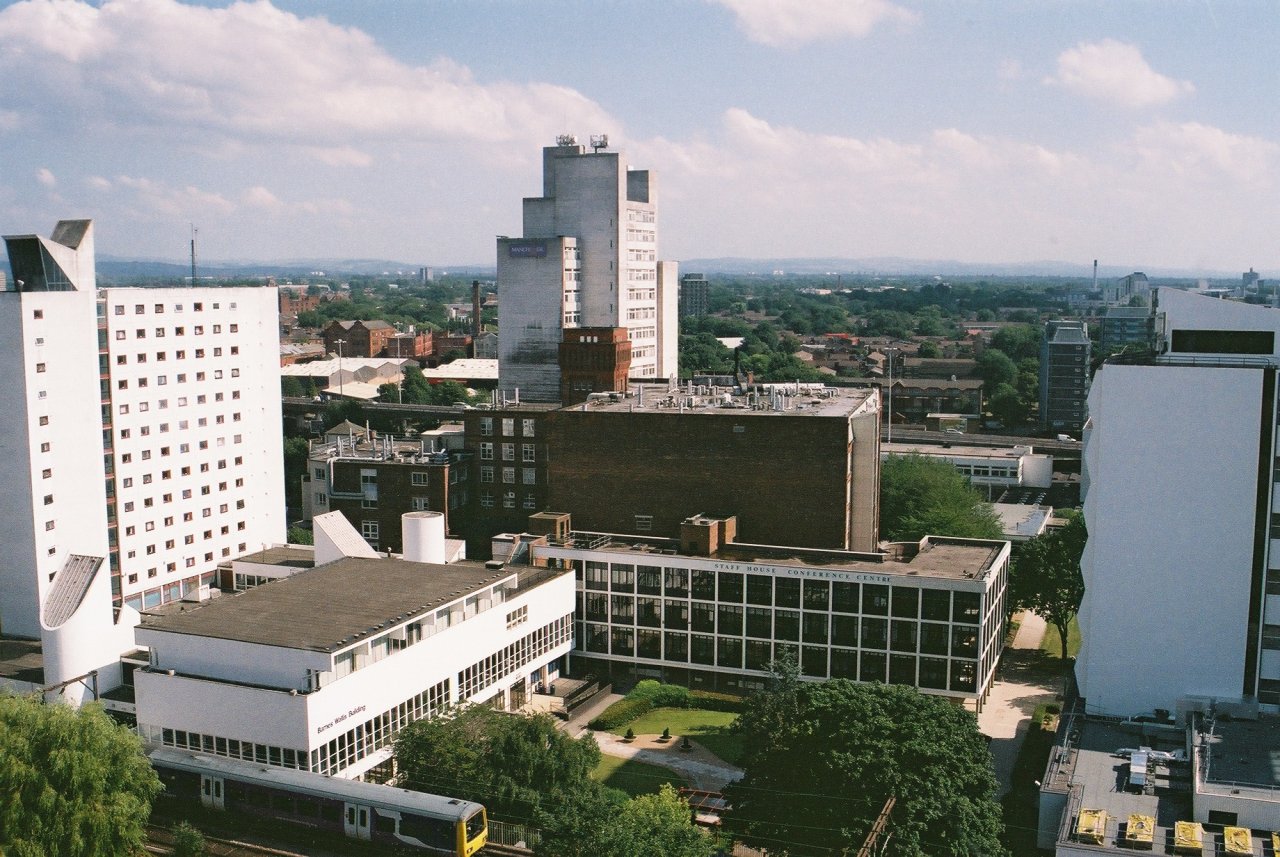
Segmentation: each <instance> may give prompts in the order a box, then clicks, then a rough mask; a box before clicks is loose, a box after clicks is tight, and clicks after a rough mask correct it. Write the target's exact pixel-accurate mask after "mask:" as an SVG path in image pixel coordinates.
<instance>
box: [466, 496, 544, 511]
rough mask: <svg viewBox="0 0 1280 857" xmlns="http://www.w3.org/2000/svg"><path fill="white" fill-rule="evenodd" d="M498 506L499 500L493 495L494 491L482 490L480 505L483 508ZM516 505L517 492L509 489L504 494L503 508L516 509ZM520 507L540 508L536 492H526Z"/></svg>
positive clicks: (530, 509) (531, 509) (528, 508)
mask: <svg viewBox="0 0 1280 857" xmlns="http://www.w3.org/2000/svg"><path fill="white" fill-rule="evenodd" d="M496 506H497V500H496V498H495V497H494V496H493V492H492V491H481V492H480V507H481V508H482V509H492V508H495V507H496ZM515 507H516V492H514V491H507V492H505V493H504V494H503V495H502V508H504V509H514V508H515ZM520 508H522V509H527V510H529V511H533V510H534V509H537V508H538V497H537V495H536V494H525V495H524V499H523V500H522V501H521V502H520Z"/></svg>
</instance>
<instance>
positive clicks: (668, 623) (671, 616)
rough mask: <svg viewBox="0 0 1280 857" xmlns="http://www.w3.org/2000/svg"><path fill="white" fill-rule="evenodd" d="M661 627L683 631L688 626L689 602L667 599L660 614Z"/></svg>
mask: <svg viewBox="0 0 1280 857" xmlns="http://www.w3.org/2000/svg"><path fill="white" fill-rule="evenodd" d="M662 623H663V627H665V628H667V629H668V630H671V631H684V630H687V629H688V627H689V602H688V601H668V602H667V603H666V605H665V607H664V609H663V614H662Z"/></svg>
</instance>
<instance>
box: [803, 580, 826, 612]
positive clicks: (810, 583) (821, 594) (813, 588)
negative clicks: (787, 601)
mask: <svg viewBox="0 0 1280 857" xmlns="http://www.w3.org/2000/svg"><path fill="white" fill-rule="evenodd" d="M830 605H831V582H830V581H828V580H806V581H805V582H804V609H806V610H826V609H827V608H828V607H829V606H830Z"/></svg>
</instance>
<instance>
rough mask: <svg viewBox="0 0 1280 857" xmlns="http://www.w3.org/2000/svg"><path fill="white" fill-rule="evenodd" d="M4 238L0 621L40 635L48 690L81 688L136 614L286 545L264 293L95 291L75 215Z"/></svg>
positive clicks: (126, 636) (272, 311)
mask: <svg viewBox="0 0 1280 857" xmlns="http://www.w3.org/2000/svg"><path fill="white" fill-rule="evenodd" d="M5 242H6V245H7V247H8V252H9V258H10V263H11V265H12V266H13V269H14V275H15V276H14V283H13V287H12V289H10V290H8V291H5V292H4V293H3V294H0V326H2V327H3V332H4V334H5V335H6V337H7V341H9V342H11V343H14V350H15V355H16V356H15V359H13V360H11V361H7V362H6V363H5V365H4V368H3V369H0V379H3V380H4V381H5V382H7V385H8V386H7V389H9V390H10V391H13V392H14V397H13V400H12V402H11V407H10V408H9V409H8V410H7V416H6V417H5V422H4V427H3V430H2V431H0V452H3V454H2V455H0V485H3V486H4V487H5V489H6V495H7V497H8V501H7V506H6V511H7V512H8V513H9V514H6V515H5V516H4V521H3V523H2V524H0V538H3V540H4V543H5V545H6V549H5V552H4V558H3V560H0V634H3V635H4V636H5V637H18V638H24V639H26V640H30V641H39V642H40V643H41V645H42V649H43V682H44V686H55V685H59V684H61V683H63V682H66V681H68V680H71V679H73V678H75V677H76V676H77V675H83V676H89V678H88V679H86V680H85V681H84V682H81V688H82V689H80V690H71V691H68V693H69V694H73V695H75V694H80V695H81V696H83V695H86V694H90V693H93V692H96V689H98V688H101V687H104V686H106V687H109V686H111V684H112V682H118V680H119V664H118V661H117V659H118V656H119V654H120V653H121V652H123V651H124V650H125V649H127V648H130V647H131V642H132V640H131V637H132V634H131V631H130V630H129V629H130V627H131V625H132V622H133V621H134V620H136V613H135V612H134V611H136V610H137V609H139V608H141V607H143V606H144V605H157V604H160V603H162V602H168V601H173V600H176V599H179V598H182V597H184V596H186V597H198V596H199V594H200V592H201V591H202V588H203V587H205V586H207V585H208V584H210V583H211V582H212V580H213V577H214V574H215V572H216V569H217V565H218V563H219V562H221V561H223V560H224V559H226V558H227V557H230V556H234V555H236V554H239V553H243V552H245V551H246V550H248V549H249V548H250V546H259V545H262V544H264V543H274V542H280V541H283V537H284V532H285V525H284V507H283V491H282V489H283V484H282V482H283V457H282V452H281V449H280V445H279V442H278V438H279V437H280V392H279V386H280V381H279V369H278V355H277V349H278V345H277V329H276V328H277V298H276V295H275V292H274V290H273V289H267V288H227V289H217V288H199V287H197V288H172V289H169V288H158V289H105V290H102V291H101V292H98V291H95V278H94V258H93V224H92V222H91V221H87V220H82V221H62V222H61V223H59V224H58V226H57V227H56V228H55V230H54V234H53V237H52V238H50V239H44V238H40V237H38V236H35V235H25V236H11V237H7V238H6V239H5ZM91 685H92V686H91Z"/></svg>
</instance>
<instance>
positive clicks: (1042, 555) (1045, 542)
mask: <svg viewBox="0 0 1280 857" xmlns="http://www.w3.org/2000/svg"><path fill="white" fill-rule="evenodd" d="M1088 537H1089V534H1088V532H1087V531H1086V530H1085V525H1084V516H1083V515H1081V514H1079V513H1074V514H1072V515H1071V517H1070V520H1069V521H1068V522H1067V525H1066V526H1065V527H1062V528H1061V529H1058V530H1050V531H1049V532H1047V533H1045V534H1044V535H1042V536H1037V537H1036V538H1034V539H1032V540H1031V541H1029V542H1027V543H1025V544H1023V545H1021V546H1020V548H1019V549H1018V552H1017V555H1016V556H1015V557H1014V560H1013V569H1012V572H1011V574H1010V589H1011V590H1012V592H1011V600H1012V601H1013V603H1014V605H1015V606H1017V607H1024V608H1026V609H1028V610H1033V611H1035V612H1036V613H1038V614H1039V615H1040V616H1042V617H1044V619H1045V621H1047V622H1049V623H1051V624H1052V625H1053V627H1055V628H1057V629H1058V635H1059V636H1060V637H1061V639H1062V660H1064V661H1065V660H1067V657H1068V651H1067V632H1068V629H1069V628H1070V626H1071V620H1072V618H1074V617H1075V615H1076V611H1077V610H1079V609H1080V599H1081V598H1083V597H1084V577H1083V576H1082V575H1081V574H1080V557H1081V555H1082V554H1083V553H1084V545H1085V542H1086V541H1087V540H1088Z"/></svg>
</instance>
